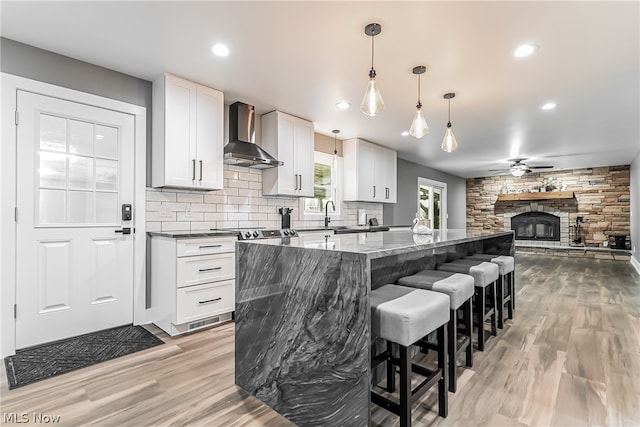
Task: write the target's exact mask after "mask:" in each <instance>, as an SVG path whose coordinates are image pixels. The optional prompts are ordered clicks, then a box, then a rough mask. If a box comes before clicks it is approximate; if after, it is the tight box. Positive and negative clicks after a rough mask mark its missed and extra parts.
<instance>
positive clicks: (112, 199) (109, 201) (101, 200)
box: [96, 192, 118, 224]
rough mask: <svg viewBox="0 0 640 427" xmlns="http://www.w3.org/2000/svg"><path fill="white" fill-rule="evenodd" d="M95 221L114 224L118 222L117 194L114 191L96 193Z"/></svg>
mask: <svg viewBox="0 0 640 427" xmlns="http://www.w3.org/2000/svg"><path fill="white" fill-rule="evenodd" d="M96 222H97V223H99V224H116V223H117V222H118V195H117V194H116V193H100V192H97V193H96Z"/></svg>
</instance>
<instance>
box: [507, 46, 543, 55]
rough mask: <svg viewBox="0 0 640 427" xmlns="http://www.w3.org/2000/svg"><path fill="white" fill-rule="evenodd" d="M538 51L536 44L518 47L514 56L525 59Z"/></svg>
mask: <svg viewBox="0 0 640 427" xmlns="http://www.w3.org/2000/svg"><path fill="white" fill-rule="evenodd" d="M536 50H538V46H536V45H534V44H523V45H520V46H518V48H517V49H516V50H515V52H513V54H514V55H515V56H516V57H518V58H524V57H525V56H529V55H531V54H532V53H533V52H535V51H536Z"/></svg>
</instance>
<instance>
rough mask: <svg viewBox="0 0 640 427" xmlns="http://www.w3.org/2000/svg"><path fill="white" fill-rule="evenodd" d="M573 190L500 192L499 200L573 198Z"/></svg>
mask: <svg viewBox="0 0 640 427" xmlns="http://www.w3.org/2000/svg"><path fill="white" fill-rule="evenodd" d="M574 197H575V195H574V193H573V191H547V192H544V191H543V192H540V193H514V194H498V200H497V201H498V202H510V201H513V200H549V199H573V198H574Z"/></svg>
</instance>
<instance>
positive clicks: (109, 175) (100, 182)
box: [96, 159, 118, 191]
mask: <svg viewBox="0 0 640 427" xmlns="http://www.w3.org/2000/svg"><path fill="white" fill-rule="evenodd" d="M117 184H118V162H117V161H114V160H103V159H96V190H112V191H115V190H117Z"/></svg>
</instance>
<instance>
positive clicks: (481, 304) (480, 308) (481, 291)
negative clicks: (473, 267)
mask: <svg viewBox="0 0 640 427" xmlns="http://www.w3.org/2000/svg"><path fill="white" fill-rule="evenodd" d="M485 291H486V288H476V297H477V299H476V310H477V312H478V350H480V351H484V316H485V310H486V308H485V305H486V298H485Z"/></svg>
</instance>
